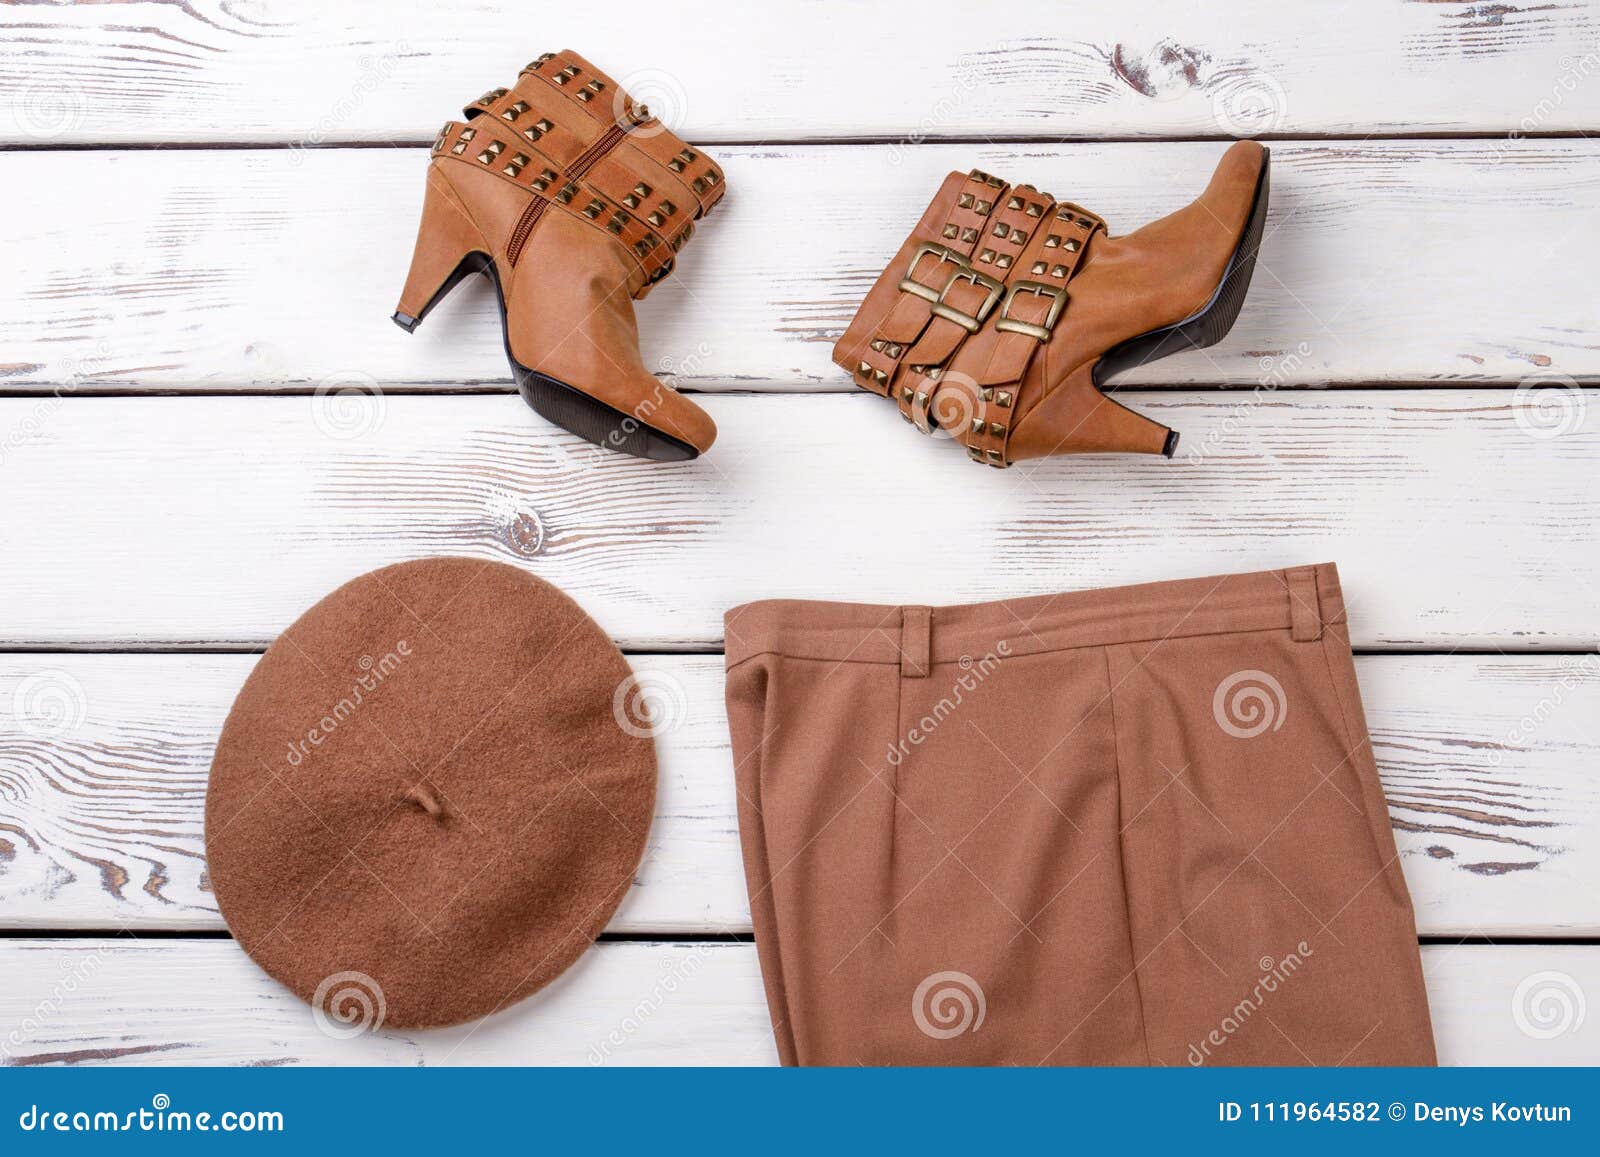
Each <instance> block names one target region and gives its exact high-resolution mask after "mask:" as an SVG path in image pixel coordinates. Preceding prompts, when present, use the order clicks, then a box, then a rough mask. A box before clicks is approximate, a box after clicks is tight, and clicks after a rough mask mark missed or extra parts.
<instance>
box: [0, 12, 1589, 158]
mask: <svg viewBox="0 0 1600 1157" xmlns="http://www.w3.org/2000/svg"><path fill="white" fill-rule="evenodd" d="M1044 16H1045V13H1044V12H1042V11H1041V12H1025V11H1019V10H1018V9H1017V7H1016V5H1014V4H1005V3H1000V2H998V0H895V2H893V3H874V4H851V5H849V6H848V7H843V6H840V5H832V6H830V5H828V4H826V3H819V2H818V0H768V2H765V3H760V4H715V5H708V4H705V3H700V4H692V3H677V2H673V0H660V2H659V3H657V4H655V5H653V6H652V7H651V8H650V10H649V12H648V13H646V12H644V11H642V10H641V11H640V12H637V13H632V12H629V13H624V12H623V11H621V10H619V11H618V12H617V13H616V14H615V15H614V16H613V15H611V14H601V13H598V12H597V11H596V10H594V9H592V8H587V7H582V6H572V7H566V6H561V5H549V4H538V5H530V4H525V3H517V2H516V0H496V2H487V0H456V2H453V3H449V2H447V3H426V2H419V0H410V2H407V3H394V2H393V0H342V2H341V3H337V4H330V3H326V2H324V0H192V2H189V3H184V4H166V3H159V2H157V0H147V2H144V3H122V4H115V5H99V4H76V5H54V4H51V5H45V4H24V5H18V6H14V7H13V10H12V11H9V12H8V13H7V14H6V19H5V20H4V21H3V22H0V62H3V65H0V88H6V89H11V90H13V91H16V92H18V93H19V94H20V95H21V97H23V98H26V99H19V101H17V102H16V104H15V106H14V107H13V108H12V109H11V110H10V114H9V119H0V137H3V139H4V140H5V141H7V142H13V143H29V142H34V141H41V140H43V141H53V142H72V143H77V142H84V141H87V142H93V143H97V144H98V143H105V142H121V141H139V142H145V141H169V142H192V141H280V142H304V143H308V144H341V143H348V142H356V141H395V140H408V141H411V142H414V143H417V142H422V141H425V140H429V139H431V138H432V136H433V133H434V130H435V129H437V128H438V126H439V123H440V122H441V121H443V120H444V119H445V117H446V116H448V115H450V110H451V109H452V108H453V107H456V106H459V105H460V104H462V103H463V102H465V101H469V100H472V99H473V98H475V97H476V96H477V95H478V94H479V93H481V92H482V91H484V89H486V88H490V87H493V86H494V85H496V84H505V83H507V82H509V80H510V79H511V77H513V76H514V75H515V74H516V70H517V69H519V68H521V67H522V65H523V64H524V63H526V62H527V61H528V59H529V58H531V57H533V56H536V55H537V54H538V53H539V52H542V51H551V50H555V49H559V48H574V49H577V50H578V51H579V52H582V53H584V54H585V55H587V56H589V57H590V58H591V59H593V60H594V62H595V63H596V64H597V65H599V66H601V67H602V68H604V69H606V70H607V71H608V72H610V73H611V74H612V75H613V76H615V77H616V78H617V80H618V81H619V82H620V83H622V84H623V85H624V86H626V87H628V88H630V89H631V90H632V91H633V92H634V93H635V95H636V96H638V97H639V98H640V99H643V100H645V101H646V102H647V103H649V105H650V106H651V108H652V109H653V110H656V111H657V112H658V114H660V115H662V116H663V118H664V119H668V120H669V123H673V124H680V125H681V127H682V128H683V130H684V132H685V134H686V135H687V136H688V137H689V138H690V139H695V138H701V139H704V140H708V141H709V140H719V141H722V140H742V141H765V140H774V139H786V140H794V139H805V138H811V139H817V138H829V139H832V138H860V137H886V136H887V137H911V138H928V137H939V136H963V137H978V138H994V137H998V136H1002V135H1010V136H1027V137H1031V138H1040V137H1043V138H1051V137H1061V136H1070V137H1097V136H1118V137H1121V136H1134V135H1140V136H1165V137H1170V136H1186V137H1187V136H1196V135H1202V134H1204V135H1210V136H1215V135H1223V136H1237V135H1255V134H1260V133H1270V132H1288V133H1312V132H1315V133H1350V134H1354V135H1358V136H1367V135H1369V134H1372V133H1415V132H1450V131H1468V132H1483V131H1490V132H1500V133H1504V132H1511V131H1531V132H1560V131H1572V130H1575V129H1581V128H1584V127H1590V126H1592V125H1593V124H1594V123H1595V121H1596V119H1600V118H1597V114H1600V91H1597V89H1596V86H1595V85H1593V84H1584V83H1582V82H1583V81H1585V80H1589V79H1592V78H1593V77H1594V76H1595V74H1596V72H1600V67H1597V65H1596V63H1595V62H1590V63H1589V64H1588V65H1587V66H1586V64H1585V61H1584V53H1585V52H1592V51H1594V50H1595V48H1596V44H1595V33H1596V28H1597V26H1600V24H1597V19H1596V14H1595V10H1594V7H1593V5H1592V4H1590V3H1588V2H1587V0H1577V2H1575V3H1570V2H1569V3H1561V4H1536V5H1509V4H1486V3H1472V2H1453V0H1443V2H1438V3H1425V4H1414V3H1405V2H1399V0H1352V2H1350V3H1347V4H1343V5H1340V6H1338V7H1337V8H1334V9H1332V10H1330V9H1328V8H1327V7H1326V6H1324V5H1315V4H1286V3H1283V2H1282V0H1228V3H1227V4H1226V6H1225V7H1221V8H1219V7H1218V6H1217V5H1208V4H1195V3H1192V2H1190V0H1142V2H1141V3H1139V4H1137V5H1134V4H1117V5H1102V4H1074V5H1071V6H1070V7H1068V8H1061V9H1057V10H1052V11H1051V12H1050V13H1049V15H1048V18H1043V19H1042V18H1041V17H1044ZM3 116H4V114H3V113H0V117H3Z"/></svg>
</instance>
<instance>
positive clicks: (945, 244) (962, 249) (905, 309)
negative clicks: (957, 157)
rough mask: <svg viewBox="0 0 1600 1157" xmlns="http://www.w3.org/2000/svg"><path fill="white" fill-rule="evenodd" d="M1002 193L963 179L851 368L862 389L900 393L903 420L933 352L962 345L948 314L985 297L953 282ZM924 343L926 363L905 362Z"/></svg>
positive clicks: (978, 176) (992, 183) (975, 176)
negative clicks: (903, 369) (903, 374)
mask: <svg viewBox="0 0 1600 1157" xmlns="http://www.w3.org/2000/svg"><path fill="white" fill-rule="evenodd" d="M1004 190H1005V182H1004V181H1002V180H1000V178H998V177H994V176H991V175H989V174H988V173H985V172H983V171H981V170H979V169H973V170H972V171H971V172H970V173H968V174H967V175H966V177H965V179H964V180H963V181H962V183H961V185H960V187H959V188H958V190H957V192H956V196H955V200H954V201H952V202H951V204H950V207H949V209H948V210H947V211H946V213H945V215H944V219H943V222H942V223H941V224H940V226H939V227H938V231H937V237H936V239H935V238H929V239H927V240H925V241H924V242H923V243H922V244H921V245H919V247H918V248H916V249H915V250H913V253H912V257H911V260H910V261H909V262H908V263H907V265H906V267H905V268H904V269H903V270H901V271H900V295H899V297H898V298H897V299H896V301H895V304H894V306H893V307H892V308H891V309H890V310H889V313H888V314H887V315H886V316H885V317H884V318H883V320H882V321H880V322H879V323H878V326H877V328H876V329H875V330H874V332H873V334H872V337H871V339H870V340H869V342H868V346H867V350H866V351H865V352H864V353H863V354H862V360H861V361H860V363H859V364H858V365H857V366H856V367H855V373H854V378H855V381H856V384H857V385H859V386H861V387H862V388H863V389H867V390H871V391H872V392H873V393H875V394H883V395H886V396H889V397H897V398H898V397H901V396H902V395H903V396H904V398H905V400H904V401H902V402H901V412H902V413H903V414H905V415H906V416H907V417H909V409H908V405H909V400H910V399H911V397H913V396H914V394H915V392H916V391H917V389H918V388H921V387H922V386H924V384H925V382H926V379H927V378H928V369H929V368H930V367H937V366H938V365H939V364H940V363H941V362H942V361H943V358H942V357H941V358H937V359H935V358H934V357H933V353H934V351H937V350H938V349H940V348H942V347H943V346H945V345H948V346H949V348H950V349H951V350H953V349H954V348H955V346H956V345H958V344H960V342H959V337H952V335H951V333H950V330H954V331H955V333H956V334H962V333H964V332H965V330H964V329H963V328H962V326H961V325H960V323H959V322H958V321H956V320H953V315H956V314H958V313H959V312H960V311H962V310H963V308H964V307H969V308H973V309H981V308H982V301H983V298H984V296H985V294H983V293H974V292H971V291H969V288H967V287H966V283H965V282H961V283H957V282H956V281H955V280H954V278H955V277H956V275H958V274H961V273H962V272H963V271H965V270H970V268H971V264H970V260H969V259H970V258H971V256H972V251H973V248H974V247H975V246H976V244H977V242H978V238H979V237H980V236H981V235H982V233H983V231H984V229H985V228H986V227H987V223H988V219H989V215H990V214H991V213H992V212H993V211H994V207H995V204H996V203H997V201H998V200H999V198H1000V196H1001V195H1002V194H1003V192H1004ZM975 288H976V287H975V286H973V287H971V289H973V290H975ZM941 298H943V300H942V301H941ZM974 298H975V300H974ZM961 316H970V315H966V314H964V313H963V314H961ZM924 338H927V339H928V342H927V344H926V345H925V346H922V348H923V350H925V351H927V357H928V360H926V361H917V360H914V359H911V358H908V357H907V353H908V351H909V350H911V349H913V348H914V347H918V346H919V344H921V343H922V342H923V339H924ZM919 356H922V355H919ZM945 356H948V354H946V355H945ZM902 363H904V365H905V366H906V367H907V373H908V375H909V379H908V380H906V381H903V382H901V381H897V380H896V379H897V378H898V377H899V376H900V370H901V366H902ZM907 391H910V392H909V393H907Z"/></svg>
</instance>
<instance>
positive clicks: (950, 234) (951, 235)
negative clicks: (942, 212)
mask: <svg viewBox="0 0 1600 1157" xmlns="http://www.w3.org/2000/svg"><path fill="white" fill-rule="evenodd" d="M959 232H961V229H960V227H959V226H956V225H946V226H945V227H944V228H943V229H941V230H940V231H939V233H940V236H942V237H943V238H944V239H945V240H946V241H954V240H955V237H956V234H957V233H959Z"/></svg>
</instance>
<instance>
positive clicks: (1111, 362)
mask: <svg viewBox="0 0 1600 1157" xmlns="http://www.w3.org/2000/svg"><path fill="white" fill-rule="evenodd" d="M1271 173H1272V153H1271V151H1270V150H1268V149H1262V150H1261V174H1260V176H1258V177H1257V178H1256V194H1255V200H1254V201H1253V202H1252V203H1251V206H1250V216H1249V218H1248V219H1247V220H1246V221H1245V225H1244V232H1243V233H1242V234H1240V236H1239V243H1238V245H1236V246H1234V250H1233V254H1232V256H1230V257H1229V258H1228V266H1227V268H1226V269H1225V270H1224V271H1223V274H1222V280H1221V281H1220V282H1219V283H1218V284H1217V288H1216V291H1215V292H1213V293H1212V295H1211V299H1210V300H1209V301H1207V302H1206V303H1205V305H1203V306H1201V307H1200V308H1199V309H1198V310H1197V311H1196V312H1194V313H1193V314H1191V315H1189V316H1188V317H1186V318H1184V319H1183V320H1182V321H1179V322H1174V323H1173V324H1171V325H1166V326H1162V327H1161V328H1160V329H1153V330H1150V331H1149V332H1147V333H1142V334H1140V335H1139V336H1138V337H1132V338H1129V339H1128V340H1127V341H1125V342H1121V343H1120V344H1118V345H1115V346H1113V347H1112V348H1111V349H1109V350H1107V351H1106V352H1105V353H1104V354H1103V355H1101V358H1100V361H1099V362H1098V363H1097V364H1096V365H1095V367H1094V384H1095V388H1096V389H1101V390H1104V389H1105V387H1104V384H1103V383H1104V382H1105V380H1106V379H1107V378H1109V377H1111V376H1112V375H1113V374H1118V373H1121V372H1122V371H1123V370H1128V369H1133V368H1134V367H1136V366H1143V365H1148V364H1149V363H1151V362H1154V361H1159V360H1160V359H1162V358H1164V357H1168V356H1170V355H1172V354H1177V353H1183V352H1184V351H1185V350H1201V349H1205V348H1206V347H1207V346H1214V345H1216V344H1217V343H1218V342H1219V341H1221V340H1222V339H1223V338H1225V337H1227V336H1228V331H1229V330H1231V329H1232V328H1233V323H1234V322H1235V321H1237V320H1238V319H1239V311H1240V310H1241V309H1243V308H1244V298H1245V294H1246V293H1248V292H1249V289H1250V278H1251V276H1252V275H1253V274H1254V273H1255V271H1256V253H1257V252H1258V251H1259V250H1260V248H1261V235H1262V233H1263V232H1264V231H1265V230H1266V224H1267V201H1268V199H1269V196H1270V193H1271ZM1105 392H1106V393H1110V392H1111V391H1109V390H1105ZM1177 448H1178V433H1177V431H1176V430H1174V431H1173V432H1172V433H1171V434H1169V435H1168V437H1167V445H1166V449H1165V450H1164V451H1162V452H1163V453H1164V454H1165V455H1166V456H1167V457H1168V458H1170V457H1172V455H1173V452H1174V451H1176V450H1177Z"/></svg>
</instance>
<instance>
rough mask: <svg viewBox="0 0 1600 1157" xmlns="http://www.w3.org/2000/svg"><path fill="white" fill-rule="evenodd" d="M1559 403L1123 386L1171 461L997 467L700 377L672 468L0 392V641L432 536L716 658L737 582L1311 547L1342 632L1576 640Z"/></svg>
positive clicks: (1515, 645)
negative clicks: (1539, 405)
mask: <svg viewBox="0 0 1600 1157" xmlns="http://www.w3.org/2000/svg"><path fill="white" fill-rule="evenodd" d="M1563 397H1565V398H1567V400H1568V401H1570V402H1573V403H1575V404H1576V403H1581V406H1575V408H1573V409H1572V410H1571V411H1570V412H1568V413H1566V414H1564V415H1563V416H1562V419H1563V424H1562V425H1560V426H1557V427H1552V428H1549V429H1544V428H1540V427H1537V426H1535V425H1534V418H1535V415H1533V414H1531V413H1530V412H1529V411H1528V409H1527V407H1526V406H1525V405H1524V401H1525V400H1524V399H1521V398H1519V397H1517V396H1514V395H1512V394H1510V393H1507V392H1504V391H1471V390H1462V391H1456V390H1451V391H1371V392H1368V391H1347V392H1338V393H1304V394H1294V395H1288V394H1278V395H1272V396H1260V397H1257V396H1252V395H1228V394H1195V393H1181V392H1174V393H1162V392H1155V393H1148V392H1147V393H1134V394H1130V395H1127V398H1128V400H1129V402H1130V404H1132V405H1134V406H1136V407H1138V408H1139V409H1141V410H1143V411H1144V412H1146V413H1148V414H1151V415H1152V416H1154V417H1156V418H1157V419H1159V420H1160V421H1163V422H1165V423H1166V424H1168V425H1170V426H1173V427H1175V428H1177V429H1178V430H1180V431H1182V432H1183V436H1184V439H1185V441H1184V445H1183V446H1182V447H1180V449H1179V453H1178V457H1177V458H1175V459H1173V460H1171V461H1168V460H1166V459H1162V458H1159V457H1149V458H1137V457H1130V456H1095V457H1076V458H1072V457H1069V458H1056V459H1049V460H1046V461H1045V462H1043V463H1042V464H1038V465H1034V464H1025V465H1024V466H1022V467H1019V468H1017V469H1013V470H1008V471H999V470H983V469H979V468H977V467H975V466H973V464H972V463H970V462H969V461H967V460H966V458H965V456H964V455H963V454H961V452H960V451H959V450H958V449H956V448H955V447H954V446H953V445H951V444H949V443H948V442H946V441H944V440H932V439H928V438H925V437H922V436H920V435H917V434H914V433H912V432H910V431H908V430H907V429H906V427H905V425H904V423H903V422H901V420H900V418H899V415H898V413H896V411H895V410H894V409H893V407H891V406H888V405H886V404H884V402H883V400H882V399H880V398H876V397H872V396H869V395H867V394H864V393H860V392H858V393H857V394H855V395H826V396H806V395H787V396H778V397H711V398H709V400H708V405H709V407H710V409H711V411H712V414H713V416H714V418H715V419H716V420H717V422H718V423H719V425H720V426H721V430H722V435H721V441H720V442H719V444H718V445H717V446H716V447H715V448H714V449H713V450H712V451H711V453H710V454H708V455H707V456H705V457H703V458H701V459H699V460H697V461H695V462H692V463H686V464H684V465H682V466H678V467H662V466H660V465H658V464H655V463H648V462H643V461H641V460H639V459H633V458H627V457H624V456H621V455H616V454H610V453H607V452H604V451H600V450H597V449H595V448H594V447H592V446H590V445H589V444H588V443H584V442H579V441H578V440H577V439H575V438H573V437H572V436H571V435H568V434H565V433H564V432H557V431H556V430H555V429H554V428H553V427H551V426H549V425H548V424H547V423H545V422H544V421H543V420H542V419H540V418H538V417H537V416H536V415H534V414H533V413H532V412H531V411H529V410H528V408H527V407H526V406H524V405H523V403H522V402H521V400H520V399H518V398H515V397H360V398H340V397H335V396H327V397H322V398H316V397H288V398H261V397H246V398H226V397H223V398H145V399H136V398H76V399H68V400H66V401H62V402H55V401H54V400H51V399H44V400H36V399H28V398H12V399H0V447H4V448H5V458H4V461H3V462H0V474H3V477H4V485H5V488H6V496H7V497H6V501H5V502H4V503H3V504H0V540H3V541H4V543H5V544H6V548H5V550H4V551H3V552H0V589H3V590H5V591H6V592H7V597H6V598H5V599H4V600H0V645H10V646H15V645H19V644H22V645H28V646H32V645H37V644H45V645H52V646H54V645H69V646H78V645H84V644H93V645H97V646H105V645H112V646H134V647H138V646H146V645H152V644H162V645H180V646H185V647H190V646H199V647H204V646H208V645H217V644H226V645H229V646H249V645H261V644H265V643H267V642H269V641H270V640H271V639H272V638H273V637H274V636H275V635H276V634H277V633H278V632H279V631H281V630H282V629H283V628H284V627H285V626H287V625H288V624H289V623H290V622H292V621H293V620H294V618H295V617H296V616H297V615H298V614H300V612H301V611H303V610H304V609H305V608H306V607H308V606H310V605H311V604H312V603H313V602H315V601H316V599H318V598H319V597H321V595H322V594H324V593H325V592H326V591H329V590H332V589H333V588H334V587H335V586H337V585H339V583H341V582H343V581H345V580H346V579H349V578H351V577H353V576H355V575H356V574H359V573H362V572H364V571H367V570H370V569H372V568H374V567H377V566H380V565H384V564H386V563H390V562H395V561H398V560H401V559H406V558H413V557H417V556H422V555H431V554H441V553H444V554H462V555H470V556H475V557H481V558H494V559H501V560H506V561H510V562H513V563H517V564H519V565H523V566H526V567H528V568H529V569H530V570H532V571H534V572H535V573H537V574H539V575H540V576H542V577H544V578H547V579H549V580H550V581H552V582H554V583H556V584H557V585H558V586H560V587H562V588H563V589H565V590H567V591H569V592H570V593H571V594H572V595H573V596H574V597H575V598H577V599H578V600H579V601H580V602H582V603H583V604H584V606H585V607H586V608H588V610H589V611H590V613H591V614H593V615H594V616H595V617H596V618H597V619H598V620H599V622H600V624H601V625H602V626H603V627H604V628H605V629H606V630H607V631H608V632H609V633H610V634H611V636H612V637H613V638H615V639H617V640H619V641H620V642H621V643H622V644H623V645H624V646H625V647H627V648H629V649H634V650H662V649H665V650H683V649H697V650H705V649H713V650H714V649H719V648H720V640H721V637H722V615H723V613H724V612H725V611H726V610H727V609H728V608H730V607H732V606H734V605H736V604H739V603H742V602H745V601H748V600H751V599H756V598H773V597H811V598H836V599H837V598H855V599H857V600H859V601H869V602H889V603H902V602H915V603H926V604H939V603H953V602H968V601H981V600H984V599H991V598H996V597H1003V596H1008V595H1011V596H1014V595H1025V594H1034V593H1045V592H1054V591H1059V590H1062V589H1086V588H1097V587H1105V586H1115V585H1119V584H1123V583H1130V582H1140V581H1150V580H1158V579H1170V578H1178V577H1183V576H1185V575H1208V574H1229V573H1234V572H1239V571H1249V570H1261V569H1267V568H1271V567H1279V566H1288V565H1298V564H1303V563H1307V562H1314V561H1320V560H1328V559H1332V560H1334V561H1337V562H1338V563H1339V564H1340V566H1341V568H1342V573H1343V575H1344V578H1345V585H1346V590H1347V591H1348V593H1349V599H1350V604H1351V625H1352V633H1353V638H1354V640H1355V643H1356V645H1357V646H1358V647H1363V648H1368V647H1380V648H1405V649H1439V648H1450V647H1463V646H1465V647H1475V648H1486V647H1496V648H1510V649H1515V650H1529V649H1534V648H1560V649H1568V650H1570V649H1584V648H1592V647H1593V645H1594V640H1595V638H1596V636H1597V634H1600V629H1597V628H1600V623H1597V615H1600V612H1597V610H1596V607H1597V606H1600V600H1597V599H1595V598H1594V597H1592V596H1593V583H1594V575H1595V573H1596V571H1597V570H1600V518H1597V510H1596V503H1597V501H1600V492H1597V491H1596V489H1595V486H1594V462H1595V456H1596V452H1597V449H1600V422H1597V421H1596V420H1595V416H1594V414H1593V413H1590V412H1589V411H1592V410H1595V409H1596V408H1600V397H1597V392H1596V391H1594V390H1590V391H1588V392H1587V394H1578V395H1563ZM1563 431H1564V432H1563ZM1556 434H1559V435H1560V436H1552V435H1556ZM911 479H915V480H916V487H915V489H914V490H909V489H908V480H911Z"/></svg>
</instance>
